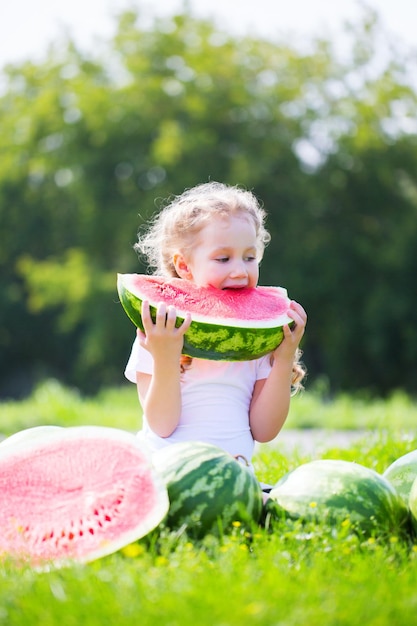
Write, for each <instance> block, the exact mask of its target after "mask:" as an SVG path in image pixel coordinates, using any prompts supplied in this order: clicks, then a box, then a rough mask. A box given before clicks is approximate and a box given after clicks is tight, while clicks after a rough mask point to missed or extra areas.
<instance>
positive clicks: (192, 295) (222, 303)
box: [117, 274, 292, 361]
mask: <svg viewBox="0 0 417 626" xmlns="http://www.w3.org/2000/svg"><path fill="white" fill-rule="evenodd" d="M117 289H118V292H119V297H120V301H121V303H122V305H123V308H124V309H125V311H126V313H127V315H128V317H129V318H130V319H131V321H132V322H133V323H134V324H135V325H136V326H138V327H139V328H141V329H142V330H143V324H142V318H141V307H142V302H143V300H147V301H148V302H149V304H150V305H151V314H152V315H153V316H154V315H155V307H156V305H157V304H158V303H159V302H165V303H166V304H167V305H168V306H169V305H173V306H175V307H176V310H177V326H179V325H180V324H181V322H182V321H183V320H184V317H185V314H186V313H187V312H188V313H191V316H192V323H191V326H190V328H189V330H188V331H187V332H186V333H185V337H184V348H183V353H184V354H186V355H188V356H191V357H199V358H203V359H211V360H214V361H222V360H223V361H248V360H252V359H257V358H259V357H261V356H263V355H265V354H268V353H269V352H272V350H274V349H275V348H276V347H277V346H278V345H279V344H280V343H281V341H282V340H283V337H284V332H283V326H284V325H285V324H291V323H292V320H291V318H290V317H288V315H287V311H288V308H289V305H290V300H289V298H288V296H287V291H286V289H284V288H283V287H256V288H244V289H215V288H213V287H197V286H196V285H194V284H193V283H192V282H190V281H188V280H182V279H180V278H171V279H169V280H167V279H164V278H161V277H158V276H144V275H141V274H118V278H117Z"/></svg>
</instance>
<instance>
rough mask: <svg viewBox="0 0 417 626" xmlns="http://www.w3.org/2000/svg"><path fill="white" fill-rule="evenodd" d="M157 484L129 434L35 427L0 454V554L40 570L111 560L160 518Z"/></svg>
mask: <svg viewBox="0 0 417 626" xmlns="http://www.w3.org/2000/svg"><path fill="white" fill-rule="evenodd" d="M168 506H169V501H168V494H167V490H166V487H165V484H164V483H163V481H162V480H161V477H160V476H159V474H158V473H157V472H156V470H155V468H154V467H153V465H152V463H151V460H150V457H149V454H148V453H147V452H146V451H145V450H144V449H143V448H142V447H141V446H140V444H139V442H138V440H137V437H135V436H134V435H133V434H130V433H127V432H125V431H122V430H119V429H116V428H104V427H99V426H78V427H71V428H58V427H57V428H53V427H39V428H33V429H28V430H27V431H22V432H21V433H18V434H16V435H13V436H12V437H10V438H9V440H7V439H6V440H5V441H4V442H3V443H2V445H1V446H0V511H1V514H0V554H2V555H7V556H8V557H9V558H11V559H13V560H17V561H24V562H27V563H29V564H30V565H33V566H35V567H38V568H40V569H46V568H47V567H48V566H49V565H50V564H53V565H54V566H61V565H65V564H68V563H71V562H78V563H84V562H88V561H91V560H93V559H97V558H99V557H102V556H105V555H107V554H110V553H112V552H115V551H116V550H118V549H119V548H121V547H123V546H125V545H126V544H128V543H130V542H132V541H136V540H137V539H139V538H140V537H143V536H144V535H146V534H147V533H149V532H150V531H151V530H153V529H154V528H155V527H156V526H157V525H158V524H159V523H160V522H161V521H162V519H163V518H164V517H165V515H166V513H167V511H168Z"/></svg>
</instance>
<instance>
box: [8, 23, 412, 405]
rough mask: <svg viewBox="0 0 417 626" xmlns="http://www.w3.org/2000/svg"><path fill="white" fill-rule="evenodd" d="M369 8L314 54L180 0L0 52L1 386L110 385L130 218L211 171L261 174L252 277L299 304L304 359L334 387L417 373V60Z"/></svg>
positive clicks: (405, 383)
mask: <svg viewBox="0 0 417 626" xmlns="http://www.w3.org/2000/svg"><path fill="white" fill-rule="evenodd" d="M381 38H382V31H381V28H380V25H379V23H378V20H377V18H376V16H375V15H374V14H373V13H372V12H369V11H368V12H367V11H365V12H364V17H363V20H362V22H361V23H359V24H357V25H355V28H352V32H351V39H350V41H351V49H350V54H347V55H346V58H344V59H343V60H340V59H338V58H337V55H336V54H335V52H334V50H333V49H332V46H331V44H330V42H328V41H326V40H317V41H312V42H311V45H310V49H309V52H308V53H305V52H301V51H299V50H297V49H295V48H293V47H292V46H290V45H289V44H287V43H281V42H279V41H277V42H271V41H264V40H261V39H253V38H249V37H245V38H237V37H232V36H230V35H227V34H225V33H222V32H220V31H218V30H217V29H216V28H215V26H214V24H213V23H211V22H210V21H206V20H199V19H196V18H194V17H193V16H192V15H187V14H185V12H184V14H181V15H177V16H174V17H173V18H169V19H163V20H161V19H156V20H155V21H154V23H153V24H152V25H151V26H150V27H149V26H145V25H144V24H142V22H141V16H140V15H139V16H138V15H136V14H135V13H133V12H126V13H124V14H122V15H121V16H120V17H119V20H118V28H117V33H116V35H115V37H114V39H113V40H112V41H109V42H108V45H107V47H106V48H105V49H104V48H103V49H102V51H101V56H100V57H98V58H95V57H93V56H88V55H86V54H84V53H83V52H81V51H80V50H78V49H77V48H76V46H75V45H74V44H73V43H72V42H71V41H68V42H67V44H66V45H59V46H58V45H57V47H56V49H55V50H51V51H50V54H49V55H48V56H47V58H46V59H45V60H44V61H42V62H40V63H39V64H37V65H36V64H33V63H30V62H27V63H24V64H22V65H20V66H9V67H7V68H5V69H4V71H3V74H4V83H5V89H4V92H3V94H2V95H1V96H0V120H1V126H2V134H1V137H0V229H1V232H2V246H1V250H0V303H1V306H0V329H1V330H0V354H1V362H0V376H1V383H0V394H1V395H3V396H13V395H18V394H22V393H26V392H27V391H29V390H30V389H31V387H32V385H33V384H34V383H36V382H38V381H39V380H42V379H43V378H44V377H48V376H52V377H56V378H59V379H60V380H63V381H65V382H66V383H68V384H71V385H76V386H78V387H79V388H81V389H82V390H83V391H92V390H95V389H97V388H99V387H100V386H104V385H108V384H112V385H115V384H116V385H117V384H119V383H120V382H121V381H122V371H123V367H124V364H125V361H126V358H127V355H128V352H129V348H130V343H131V341H132V338H133V336H134V329H133V327H131V326H130V325H129V323H128V322H127V321H126V319H125V316H124V315H123V312H122V311H121V308H120V305H119V304H118V302H117V294H116V287H115V280H116V278H115V276H116V272H122V273H123V272H130V271H139V272H140V271H144V269H145V268H144V267H143V265H142V264H141V263H138V262H137V260H136V259H135V256H134V253H133V252H132V245H133V243H134V240H135V231H136V230H137V229H138V228H140V227H141V226H142V225H143V223H144V221H145V220H147V219H148V218H149V217H150V216H151V215H152V214H153V213H154V212H155V210H157V209H158V208H159V206H160V199H161V198H166V197H168V196H169V195H171V194H177V193H180V192H181V191H183V189H184V188H186V187H190V186H192V185H194V184H196V183H200V182H204V181H206V180H208V179H214V180H216V179H217V180H222V181H224V182H228V183H231V184H241V185H244V186H246V187H248V188H252V189H254V191H255V192H256V194H257V195H258V196H259V197H260V198H261V199H262V200H263V201H264V204H265V206H266V209H267V211H268V213H269V223H268V226H269V228H270V230H271V233H272V236H273V239H272V243H271V245H270V247H269V249H268V250H267V253H266V256H265V259H264V261H263V264H262V276H261V282H262V283H263V284H275V285H277V284H282V285H284V286H286V287H287V288H288V291H289V293H290V295H291V297H294V298H296V299H298V300H299V301H301V302H302V303H303V304H304V305H305V307H306V309H307V311H308V313H309V326H308V332H307V334H306V336H305V341H304V350H305V360H306V364H307V366H308V369H309V372H310V379H311V380H315V379H316V378H317V377H318V376H320V375H322V374H323V373H324V374H326V375H327V376H328V377H329V380H330V384H331V387H332V389H333V390H338V389H342V390H351V389H361V388H367V389H369V390H370V391H371V392H374V393H378V394H387V393H390V392H391V391H392V390H394V389H397V388H401V387H403V388H405V389H406V390H407V391H409V392H412V393H414V392H415V390H416V384H415V377H414V374H413V370H414V360H415V354H414V353H415V348H414V346H415V343H416V340H417V337H416V332H417V331H416V328H417V323H416V322H417V320H416V315H417V313H416V311H417V306H416V302H415V290H413V289H411V288H410V285H412V284H414V283H413V281H414V276H415V272H416V269H417V252H416V250H417V249H416V246H415V244H414V242H415V239H416V228H417V226H416V224H417V220H416V219H415V218H416V210H417V192H416V190H417V181H416V171H417V168H416V160H417V150H416V149H417V143H416V140H415V132H414V131H415V117H416V92H415V89H414V87H413V86H412V83H411V81H410V77H409V73H410V69H411V73H412V71H413V67H414V66H413V63H415V60H414V61H413V60H412V59H411V60H410V59H409V58H408V56H407V53H406V52H404V51H400V50H399V49H396V47H395V45H394V44H395V42H392V51H390V48H389V45H385V44H383V45H384V53H385V57H384V58H386V63H385V65H384V66H383V67H381V65H379V66H378V65H377V63H376V60H377V59H378V58H380V56H379V47H378V46H379V45H380V44H379V43H378V42H380V41H381Z"/></svg>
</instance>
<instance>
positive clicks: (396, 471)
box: [383, 450, 417, 504]
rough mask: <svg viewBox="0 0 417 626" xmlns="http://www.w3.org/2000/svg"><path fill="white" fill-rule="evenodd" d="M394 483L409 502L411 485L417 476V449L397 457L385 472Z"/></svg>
mask: <svg viewBox="0 0 417 626" xmlns="http://www.w3.org/2000/svg"><path fill="white" fill-rule="evenodd" d="M383 476H384V477H385V478H386V479H387V480H389V482H390V483H391V484H392V485H394V487H395V488H396V490H397V491H398V493H399V494H400V496H401V497H402V498H403V500H404V502H405V503H406V504H408V498H409V496H410V492H411V487H412V486H413V483H414V480H415V478H417V450H412V451H411V452H408V453H407V454H404V455H403V456H400V457H399V458H398V459H396V460H395V461H394V462H393V463H391V465H390V466H389V467H387V469H386V470H385V472H384V473H383Z"/></svg>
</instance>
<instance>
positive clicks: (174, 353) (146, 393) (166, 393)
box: [136, 301, 191, 437]
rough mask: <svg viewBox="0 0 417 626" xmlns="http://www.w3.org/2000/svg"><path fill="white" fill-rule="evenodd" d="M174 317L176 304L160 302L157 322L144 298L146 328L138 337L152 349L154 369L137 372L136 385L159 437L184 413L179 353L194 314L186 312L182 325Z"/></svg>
mask: <svg viewBox="0 0 417 626" xmlns="http://www.w3.org/2000/svg"><path fill="white" fill-rule="evenodd" d="M175 320H176V311H175V308H174V307H171V306H170V307H168V308H167V307H166V306H165V304H162V303H161V304H159V305H158V307H157V313H156V320H155V323H154V322H153V321H152V319H151V316H150V311H149V304H148V302H145V301H144V302H143V304H142V322H143V326H144V329H145V331H144V333H142V332H141V331H140V330H138V337H139V343H140V345H141V346H142V347H143V348H145V349H146V350H148V351H149V352H150V353H151V355H152V357H153V361H154V369H153V374H152V376H149V375H148V374H141V373H137V375H136V380H137V388H138V393H139V399H140V402H141V405H142V409H143V411H144V413H145V414H146V419H147V421H148V424H149V426H150V427H151V429H152V430H153V431H154V432H155V433H156V434H157V435H159V436H160V437H169V435H171V434H172V433H173V431H174V430H175V428H176V427H177V425H178V421H179V418H180V414H181V389H180V356H181V351H182V347H183V343H184V333H185V332H186V331H187V330H188V328H189V326H190V323H191V317H190V316H187V317H186V319H185V320H184V322H183V323H182V325H181V326H180V327H179V328H176V327H175Z"/></svg>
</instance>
